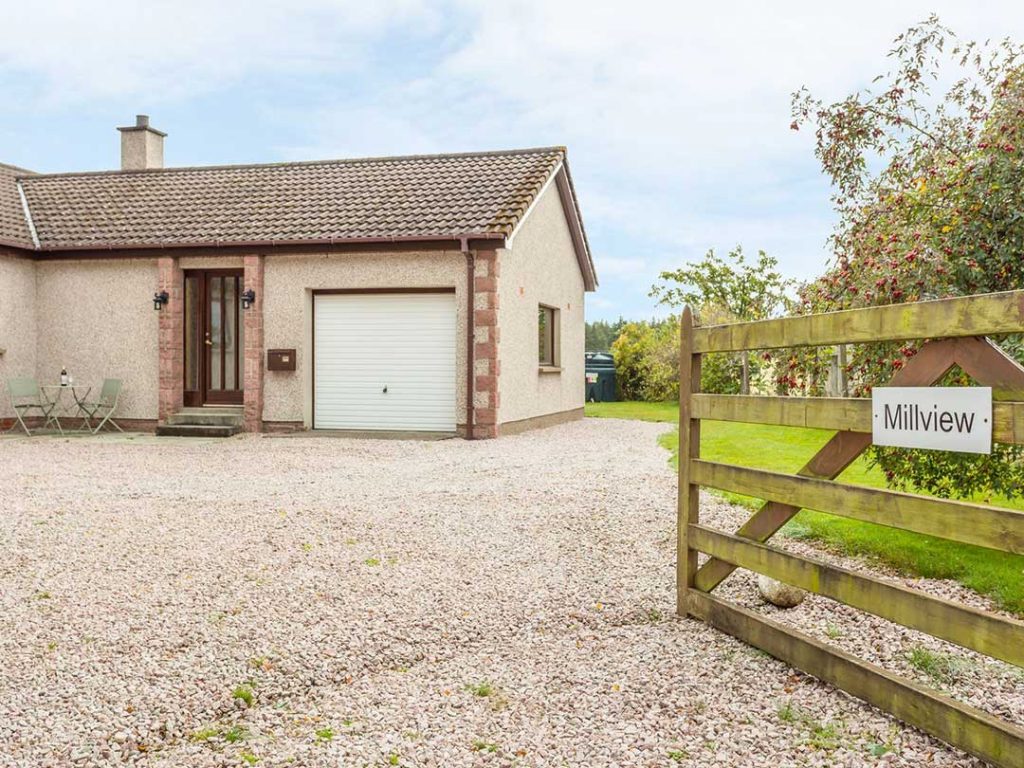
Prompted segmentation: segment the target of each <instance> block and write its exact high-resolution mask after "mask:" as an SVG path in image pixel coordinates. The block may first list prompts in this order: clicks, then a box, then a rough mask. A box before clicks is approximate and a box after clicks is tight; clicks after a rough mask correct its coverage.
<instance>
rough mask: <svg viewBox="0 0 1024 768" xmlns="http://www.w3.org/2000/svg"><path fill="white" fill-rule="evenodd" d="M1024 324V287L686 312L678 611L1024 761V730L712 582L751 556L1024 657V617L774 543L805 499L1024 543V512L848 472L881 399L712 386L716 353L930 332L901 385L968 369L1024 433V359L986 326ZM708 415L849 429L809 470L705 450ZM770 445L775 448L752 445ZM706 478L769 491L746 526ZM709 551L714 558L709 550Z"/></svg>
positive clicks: (997, 755)
mask: <svg viewBox="0 0 1024 768" xmlns="http://www.w3.org/2000/svg"><path fill="white" fill-rule="evenodd" d="M1020 332H1024V291H1012V292H1007V293H997V294H988V295H983V296H970V297H965V298H955V299H943V300H938V301H928V302H920V303H916V304H903V305H893V306H887V307H872V308H867V309H857V310H848V311H843V312H832V313H827V314H819V315H807V316H801V317H789V318H781V319H774V320H764V321H759V322H751V323H736V324H732V325H722V326H712V327H695V326H694V321H693V316H692V314H691V312H690V310H689V308H687V309H686V310H685V311H684V312H683V316H682V322H681V336H682V347H681V351H680V355H681V357H680V390H679V391H680V398H679V400H680V403H679V502H678V535H677V561H676V563H677V565H676V579H677V590H678V592H677V611H678V613H679V614H680V615H681V616H685V615H690V616H693V617H696V618H698V619H702V620H704V621H706V622H707V623H708V624H710V625H712V626H714V627H717V628H718V629H720V630H722V631H725V632H728V633H729V634H731V635H734V636H735V637H737V638H739V639H741V640H743V641H745V642H747V643H749V644H751V645H753V646H756V647H758V648H760V649H762V650H764V651H766V652H768V653H769V654H771V655H772V656H775V657H777V658H779V659H781V660H783V661H785V662H787V663H789V664H791V665H792V666H794V667H796V668H797V669H800V670H803V671H804V672H806V673H808V674H810V675H813V676H814V677H817V678H819V679H820V680H823V681H825V682H828V683H831V684H832V685H835V686H837V687H839V688H841V689H843V690H844V691H847V692H849V693H850V694H853V695H854V696H857V697H859V698H861V699H863V700H865V701H867V702H869V703H870V704H872V705H874V706H876V707H878V708H879V709H883V710H885V711H887V712H890V713H891V714H893V715H895V716H896V717H898V718H899V719H901V720H903V721H904V722H906V723H909V724H911V725H914V726H917V727H918V728H921V729H923V730H925V731H927V732H929V733H931V734H933V735H935V736H937V737H938V738H940V739H942V740H944V741H946V742H948V743H950V744H953V745H955V746H957V747H960V748H961V749H963V750H965V751H967V752H970V753H972V754H974V755H976V756H978V757H981V758H983V759H984V760H988V761H990V762H991V763H994V764H995V765H998V766H1014V767H1015V768H1020V766H1024V730H1021V728H1020V727H1019V726H1018V725H1015V724H1012V723H1009V722H1007V721H1006V720H1004V719H1002V718H998V717H994V716H992V715H990V714H988V713H986V712H983V711H981V710H979V709H977V708H975V707H971V706H968V705H966V704H963V703H961V702H959V701H956V700H954V699H952V698H950V697H948V696H945V695H943V694H941V693H938V692H936V691H934V690H931V689H929V688H927V687H925V686H922V685H919V684H918V683H916V682H914V681H911V680H909V679H906V678H904V677H901V676H899V675H895V674H893V673H891V672H889V671H887V670H884V669H882V668H881V667H878V666H876V665H874V664H871V663H868V662H866V661H864V660H862V659H859V658H857V657H856V656H853V655H851V654H849V653H846V652H844V651H842V650H840V649H838V648H836V647H834V646H831V645H829V644H827V643H824V642H821V641H819V640H817V639H815V638H813V637H810V636H808V635H806V634H804V633H801V632H799V631H797V630H795V629H793V628H791V627H788V626H786V625H784V624H781V623H779V622H776V621H772V620H771V619H768V618H766V617H765V616H763V615H761V614H759V613H757V612H754V611H751V610H748V609H746V608H743V607H741V606H739V605H736V604H734V603H732V602H729V601H727V600H724V599H722V598H721V597H718V596H716V595H714V594H712V591H713V590H714V588H715V587H716V586H717V585H719V584H720V583H721V582H722V581H723V580H724V579H725V578H726V577H727V576H728V575H729V574H730V573H732V572H733V571H734V570H735V569H736V568H737V567H741V568H747V569H749V570H751V571H755V572H757V573H762V574H766V575H767V576H770V577H772V578H775V579H778V580H780V581H783V582H786V583H788V584H792V585H794V586H797V587H801V588H803V589H805V590H808V591H810V592H813V593H816V594H819V595H823V596H825V597H828V598H831V599H833V600H836V601H839V602H841V603H845V604H847V605H850V606H853V607H855V608H858V609H861V610H864V611H868V612H870V613H873V614H875V615H876V616H881V617H883V618H885V619H888V620H890V621H893V622H896V623H898V624H901V625H903V626H905V627H909V628H912V629H915V630H920V631H922V632H926V633H928V634H930V635H933V636H935V637H938V638H942V639H943V640H947V641H949V642H951V643H956V644H957V645H960V646H962V647H964V648H969V649H972V650H975V651H978V652H980V653H983V654H987V655H989V656H992V657H994V658H996V659H1001V660H1003V661H1005V662H1008V663H1010V664H1015V665H1017V666H1024V622H1020V621H1016V620H1014V619H1010V618H1005V617H1003V616H999V615H996V614H993V613H989V612H985V611H980V610H977V609H975V608H971V607H968V606H965V605H961V604H958V603H955V602H951V601H948V600H944V599H942V598H938V597H933V596H931V595H928V594H925V593H923V592H921V591H918V590H914V589H909V588H907V587H904V586H901V585H899V584H896V583H893V582H891V581H886V580H883V579H879V578H875V577H873V576H870V575H868V574H866V573H863V572H854V571H851V570H849V569H845V568H840V567H837V566H835V565H830V564H828V563H826V562H823V561H820V560H815V559H812V558H808V557H801V556H798V555H795V554H793V553H791V552H787V551H784V550H783V549H780V548H777V547H773V546H770V545H768V544H766V543H765V542H766V541H767V540H768V539H770V538H771V537H772V535H773V534H775V533H776V532H777V531H778V530H779V529H780V528H782V526H783V525H785V523H786V522H787V521H788V520H790V519H791V518H792V517H793V516H794V515H796V513H797V512H799V511H800V510H801V509H804V508H806V509H813V510H817V511H820V512H824V513H828V514H832V515H839V516H841V517H845V518H852V519H854V520H863V521H867V522H871V523H878V524H881V525H885V526H889V527H892V528H899V529H903V530H908V531H915V532H917V533H922V534H928V535H930V536H938V537H941V538H944V539H949V540H952V541H956V542H962V543H966V544H976V545H980V546H983V547H990V548H992V549H996V550H1002V551H1005V552H1012V553H1016V554H1024V513H1021V512H1017V511H1013V510H1009V509H1001V508H996V507H991V506H986V505H981V504H972V503H966V502H961V501H951V500H946V499H938V498H931V497H925V496H920V495H916V494H910V493H900V492H896V491H890V490H879V489H873V488H865V487H861V486H855V485H848V484H844V483H839V482H836V481H835V479H836V477H838V475H839V474H840V473H841V472H842V471H843V470H844V469H845V468H846V467H847V466H849V465H850V463H851V462H853V461H854V459H856V458H857V457H858V456H859V455H860V454H861V453H862V452H863V451H864V450H865V449H867V448H868V446H870V445H871V421H872V418H871V401H870V400H868V399H860V398H817V397H761V396H743V395H711V394H701V393H700V369H701V355H702V354H704V353H709V352H739V351H747V350H765V349H778V348H791V347H799V346H832V345H838V344H851V343H853V344H856V343H872V342H881V341H911V340H925V339H927V341H925V342H924V343H923V344H922V345H921V347H920V350H919V352H918V353H917V354H916V355H915V356H913V357H911V358H909V359H908V360H907V361H906V364H905V365H904V367H903V368H902V369H900V370H899V371H898V372H897V373H896V374H895V375H894V376H893V377H892V380H891V381H890V382H889V384H888V386H894V387H898V386H917V387H922V386H930V385H932V384H935V383H936V382H938V381H939V380H940V379H942V378H943V376H945V374H946V373H947V372H948V371H949V370H950V369H951V368H953V367H954V366H959V367H960V368H961V369H962V370H963V371H964V372H965V373H967V374H968V375H969V376H970V377H971V378H972V379H973V380H974V381H976V382H977V383H978V384H980V385H982V386H990V387H992V390H993V399H994V401H995V402H994V405H993V424H992V427H993V429H992V432H993V439H994V440H995V441H997V442H1003V443H1015V444H1024V402H1021V401H1024V368H1022V367H1021V366H1020V365H1018V364H1017V363H1016V362H1015V361H1014V360H1012V359H1011V358H1010V357H1008V356H1007V355H1006V354H1005V353H1004V352H1003V351H1002V350H1000V349H999V347H998V346H996V345H995V344H993V343H992V342H990V341H989V340H988V339H987V338H985V337H986V336H989V335H998V334H1010V333H1020ZM702 419H716V420H725V421H741V422H750V423H760V424H777V425H787V426H799V427H817V428H821V429H828V430H836V434H835V435H834V436H833V437H832V438H831V439H830V440H829V441H828V443H826V444H825V446H824V447H823V448H822V449H821V450H820V451H818V453H817V454H816V455H815V456H814V457H813V458H812V459H811V460H810V461H808V462H807V464H806V465H805V466H804V467H803V468H802V469H801V470H800V471H799V472H797V473H796V474H785V473H781V472H770V471H765V470H761V469H750V468H746V467H740V466H734V465H730V464H722V463H718V462H712V461H706V460H703V459H701V458H700V425H701V420H702ZM751 450H758V451H768V450H771V446H769V445H764V446H751ZM702 486H704V487H708V488H715V489H719V490H723V491H734V492H737V493H741V494H746V495H749V496H753V497H755V498H758V499H763V500H765V501H764V504H763V505H762V506H761V507H760V508H759V509H758V510H757V511H756V512H755V513H754V514H753V515H752V516H751V517H750V518H749V519H748V520H747V521H746V522H745V523H744V524H743V526H742V527H741V528H740V529H739V530H737V531H736V532H735V533H730V532H723V531H718V530H715V529H712V528H709V527H707V526H704V525H701V523H700V507H699V503H698V502H699V500H698V494H699V489H700V488H701V487H702ZM700 552H703V553H706V554H707V555H708V559H707V561H706V562H704V563H703V565H701V566H700V567H698V553H700Z"/></svg>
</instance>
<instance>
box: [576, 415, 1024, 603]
mask: <svg viewBox="0 0 1024 768" xmlns="http://www.w3.org/2000/svg"><path fill="white" fill-rule="evenodd" d="M586 413H587V416H593V417H598V418H616V419H640V420H642V421H664V422H675V421H677V419H678V413H679V409H678V405H677V404H676V403H635V402H625V403H588V404H587V406H586ZM831 435H832V433H831V432H828V431H826V430H821V429H803V428H800V427H776V426H770V425H764V424H739V423H734V422H725V421H704V422H702V424H701V456H703V457H704V458H707V459H710V460H712V461H722V462H726V463H729V464H739V465H742V466H748V467H760V468H762V469H771V470H776V471H780V472H796V471H797V470H798V469H800V467H802V466H803V465H804V464H805V463H806V462H807V460H808V459H810V458H811V456H813V455H814V453H815V452H817V450H818V449H819V448H821V446H823V445H824V444H825V442H826V441H827V440H828V439H829V437H831ZM660 442H661V445H662V446H663V447H665V448H667V449H668V450H670V451H671V452H672V457H671V462H672V465H673V466H676V460H677V456H676V452H677V449H678V445H679V435H678V432H677V431H672V432H670V433H668V434H666V435H663V436H662V438H661V440H660ZM839 479H840V480H842V481H844V482H848V483H855V484H857V485H867V486H873V487H876V488H884V487H885V480H884V478H883V476H882V474H881V472H879V471H878V470H877V469H869V468H868V466H867V463H866V461H865V460H864V459H863V458H861V459H858V460H857V461H855V462H854V463H853V464H852V465H851V466H850V467H849V468H848V469H847V470H846V471H845V472H844V473H843V474H842V475H840V477H839ZM723 495H724V496H725V497H727V498H729V499H730V500H731V501H734V502H737V503H740V504H744V505H746V506H756V505H757V504H758V501H757V500H756V499H751V498H750V497H747V496H740V495H738V494H732V493H725V494H723ZM992 503H994V504H1000V505H1003V506H1008V507H1012V508H1014V509H1024V501H1022V500H1020V499H1018V500H1017V501H1015V502H1008V501H1006V500H1005V499H1000V498H995V499H993V500H992ZM783 534H784V535H786V536H790V537H793V538H806V539H814V540H815V541H817V542H819V543H821V544H822V545H823V546H825V547H826V548H828V549H831V550H834V551H837V552H842V553H849V554H858V555H863V556H867V557H871V558H877V559H878V560H879V561H882V562H884V563H887V564H889V565H891V566H894V567H896V568H897V569H899V570H900V571H902V572H904V573H908V574H914V575H920V576H926V577H929V578H939V579H955V580H956V581H959V582H960V583H961V584H964V585H965V586H968V587H970V588H971V589H974V590H976V591H977V592H980V593H982V594H985V595H989V596H991V597H992V598H993V599H995V601H996V602H997V603H998V604H999V605H1001V606H1002V607H1004V608H1006V609H1007V610H1011V611H1014V612H1015V613H1018V614H1021V615H1024V557H1022V556H1020V555H1011V554H1007V553H1005V552H997V551H995V550H991V549H986V548H984V547H974V546H970V545H967V544H958V543H955V542H950V541H945V540H943V539H936V538H933V537H931V536H923V535H921V534H917V533H910V532H908V531H901V530H896V529H894V528H886V527H885V526H881V525H873V524H871V523H862V522H860V521H858V520H848V519H845V518H841V517H836V516H833V515H826V514H823V513H820V512H811V511H809V510H804V511H802V512H801V513H800V514H799V515H797V517H796V518H794V519H793V520H792V521H791V522H790V523H789V524H788V525H787V526H786V528H784V529H783Z"/></svg>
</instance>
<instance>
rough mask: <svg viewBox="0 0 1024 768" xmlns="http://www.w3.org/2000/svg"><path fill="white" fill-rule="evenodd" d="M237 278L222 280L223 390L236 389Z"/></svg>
mask: <svg viewBox="0 0 1024 768" xmlns="http://www.w3.org/2000/svg"><path fill="white" fill-rule="evenodd" d="M237 282H238V278H237V277H225V278H224V389H237V388H238V387H237V386H236V385H235V355H236V354H237V351H238V345H237V338H236V335H235V312H236V311H237V310H238V298H237V296H236V295H235V284H236V283H237Z"/></svg>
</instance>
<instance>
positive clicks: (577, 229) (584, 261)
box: [555, 167, 597, 291]
mask: <svg viewBox="0 0 1024 768" xmlns="http://www.w3.org/2000/svg"><path fill="white" fill-rule="evenodd" d="M555 178H556V179H557V182H558V195H559V197H560V198H561V201H562V212H563V213H564V214H565V223H566V224H568V225H569V234H570V236H571V237H572V243H573V247H574V248H575V249H576V260H577V261H578V262H579V265H580V272H582V273H583V283H584V286H585V287H586V289H587V290H588V291H594V290H596V289H597V272H596V271H595V270H594V262H593V259H592V258H591V256H590V246H589V245H588V244H587V236H586V234H585V233H584V232H583V222H582V221H581V220H580V214H579V208H578V207H577V205H576V193H575V191H574V190H573V186H572V181H571V180H570V178H569V169H568V167H563V168H562V171H561V172H560V173H559V174H558V175H557V176H556V177H555Z"/></svg>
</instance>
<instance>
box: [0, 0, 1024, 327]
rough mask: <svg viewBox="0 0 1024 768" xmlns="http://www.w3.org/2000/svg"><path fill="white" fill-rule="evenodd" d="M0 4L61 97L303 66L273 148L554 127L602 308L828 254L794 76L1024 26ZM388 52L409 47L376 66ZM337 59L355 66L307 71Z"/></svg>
mask: <svg viewBox="0 0 1024 768" xmlns="http://www.w3.org/2000/svg"><path fill="white" fill-rule="evenodd" d="M0 6H2V7H0V19H2V23H3V25H4V29H3V32H4V44H3V46H2V47H0V78H6V79H7V80H8V81H10V80H11V74H12V73H17V74H18V75H20V76H22V77H24V78H27V79H29V80H31V81H33V82H37V83H38V84H39V86H40V87H39V88H38V89H33V90H38V94H39V96H38V97H36V98H37V100H38V98H43V99H45V100H46V103H47V104H50V105H56V107H59V106H60V105H67V104H69V103H70V104H75V103H79V102H86V101H88V102H90V103H95V102H96V101H97V100H99V101H102V100H103V99H107V98H109V99H111V100H113V99H119V98H120V99H123V98H124V97H135V96H137V95H140V94H141V95H145V96H147V97H149V99H148V102H147V103H152V102H153V100H154V99H176V100H179V101H187V100H188V99H189V98H191V97H194V96H196V95H202V94H206V93H210V92H213V91H216V90H217V89H227V88H230V87H231V86H233V85H237V84H238V83H242V82H244V81H246V80H247V79H249V78H254V77H255V78H259V77H262V76H264V75H266V76H276V75H280V74H282V73H286V74H296V75H298V76H299V78H300V79H301V81H302V82H303V83H304V84H310V85H312V86H313V87H311V88H310V89H309V94H311V95H309V96H306V97H305V98H304V99H303V98H298V99H292V100H289V102H288V103H289V106H288V107H287V109H289V110H293V114H292V115H290V116H288V115H285V114H281V110H282V109H284V107H282V106H280V105H279V104H275V105H274V110H275V112H276V114H275V115H274V117H275V119H276V120H278V121H280V120H284V119H286V118H288V117H290V118H292V119H291V120H290V124H291V125H301V126H303V130H304V131H305V133H304V135H303V134H299V138H298V139H297V140H290V142H289V143H288V144H285V143H284V142H282V143H281V145H279V146H277V147H276V148H275V149H276V151H277V152H278V153H279V154H281V155H283V156H284V157H286V158H290V159H309V158H316V157H340V156H353V155H364V154H366V155H375V154H390V153H410V152H429V151H447V150H465V149H491V148H501V147H511V146H529V145H538V144H567V145H568V146H569V147H570V162H571V164H572V168H573V175H574V178H575V181H576V185H577V188H578V190H579V192H580V196H581V200H582V205H583V212H584V219H585V221H586V223H587V226H588V230H589V232H590V236H591V242H592V245H593V246H594V250H595V254H596V257H597V268H598V272H599V274H600V276H601V278H602V297H601V298H599V299H594V300H588V306H590V307H592V308H595V309H598V310H599V311H600V312H601V314H605V315H617V314H618V311H619V310H621V311H623V312H624V313H626V314H635V315H641V316H643V315H646V314H649V313H650V308H651V305H650V300H649V299H648V298H647V296H646V292H647V288H648V287H649V286H650V283H651V282H652V281H653V279H654V277H655V275H656V274H657V271H658V270H659V269H663V268H667V267H670V266H676V265H678V264H679V263H681V262H683V261H686V260H689V259H693V258H699V257H700V256H701V255H702V254H703V253H704V252H705V251H706V250H707V249H708V248H709V247H715V248H717V249H728V248H731V247H732V246H734V245H736V244H737V243H742V244H744V245H745V246H746V248H747V249H748V250H750V251H755V250H756V249H758V248H765V249H767V250H769V252H772V253H773V254H774V255H777V256H778V257H779V258H780V260H781V262H782V264H783V266H784V268H785V269H786V271H788V272H790V273H792V274H795V275H799V276H801V277H809V276H811V275H813V274H815V273H816V272H817V271H818V270H819V269H820V268H821V267H822V266H823V264H824V261H825V258H826V254H825V252H824V249H823V245H824V241H825V238H826V236H827V235H828V233H829V230H830V226H831V224H830V218H829V208H828V203H827V198H828V189H827V186H826V185H825V184H824V183H823V181H822V179H821V177H820V175H819V174H818V170H817V165H816V163H815V161H814V158H813V153H812V146H811V141H810V138H811V137H810V136H808V135H806V134H805V133H801V134H794V133H793V132H791V131H790V130H789V129H788V126H789V122H790V118H789V97H790V93H791V92H792V91H793V90H795V89H797V88H798V87H800V86H801V85H804V84H806V85H808V86H809V87H810V88H811V89H812V91H814V92H815V93H816V94H819V95H821V96H823V97H825V98H839V97H841V96H843V95H844V94H846V93H848V92H849V91H851V90H853V89H856V88H858V87H862V86H863V85H865V84H867V83H868V82H869V80H870V78H871V76H873V75H874V74H876V73H877V72H878V71H880V70H882V69H884V67H885V55H886V53H887V52H888V50H889V48H890V43H891V41H892V38H893V37H894V36H895V35H897V34H898V33H900V32H901V31H903V30H904V29H905V28H906V27H907V26H908V25H910V24H912V23H914V22H916V21H919V20H921V19H923V18H925V17H926V16H928V15H929V14H930V13H931V12H932V11H933V10H935V11H937V12H938V13H939V14H940V16H941V17H942V20H943V21H944V22H945V23H947V24H949V25H950V26H952V27H953V28H954V29H956V30H957V31H958V32H959V33H960V34H961V35H962V36H965V37H969V38H977V39H985V38H989V37H991V38H1001V37H1004V36H1011V37H1014V38H1016V39H1018V40H1021V39H1024V5H1022V4H1021V3H1020V2H1019V0H1012V1H1010V0H1005V1H1003V0H1001V1H999V2H985V1H984V0H983V1H982V2H967V1H966V0H960V2H953V1H951V0H905V1H904V2H900V3H893V2H891V1H890V0H862V1H861V2H858V3H854V4H850V3H846V4H835V3H822V2H820V0H819V1H818V2H810V1H809V0H801V1H800V2H787V3H765V2H753V1H746V2H738V1H734V2H728V1H727V2H719V3H696V2H654V1H653V0H632V2H628V3H624V2H621V0H616V1H615V2H607V1H605V2H602V1H600V0H589V1H588V0H557V1H556V2H552V1H551V0H506V1H505V2H501V3H494V2H490V1H485V0H448V2H433V3H432V2H429V0H381V1H380V2H374V3H366V2H364V1H363V2H359V1H357V0H293V1H292V2H284V1H283V0H249V1H248V2H244V1H243V0H227V1H226V2H209V0H203V1H202V2H200V0H174V1H173V2H171V1H169V0H163V1H162V2H138V0H132V1H129V0H107V1H106V2H103V3H85V2H73V1H72V0H50V2H48V3H46V4H45V5H44V4H41V3H39V4H29V3H25V2H22V1H21V0H0ZM396 38H398V42H396ZM410 41H411V42H410ZM405 43H409V44H410V45H412V46H413V48H415V50H406V49H404V48H403V47H402V46H403V44H405ZM392 60H394V61H403V62H405V64H406V66H404V67H394V68H391V67H387V66H384V67H380V66H377V65H378V64H380V62H382V61H392ZM339 72H342V73H347V75H348V76H347V78H341V79H342V80H345V79H347V80H348V81H349V82H350V83H355V84H357V85H361V86H362V87H345V88H330V87H328V88H324V87H316V85H317V84H318V83H320V84H321V85H323V83H322V82H321V81H323V80H327V81H330V79H331V78H334V79H335V80H337V79H338V73H339ZM314 94H315V95H314ZM32 104H33V102H30V107H29V108H31V105H32ZM56 107H55V108H56ZM21 108H22V109H24V108H25V107H24V106H23V107H21ZM293 135H294V134H293ZM604 297H610V298H604ZM606 301H610V302H611V305H610V306H604V302H606Z"/></svg>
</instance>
